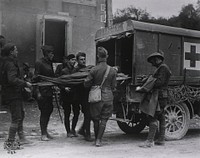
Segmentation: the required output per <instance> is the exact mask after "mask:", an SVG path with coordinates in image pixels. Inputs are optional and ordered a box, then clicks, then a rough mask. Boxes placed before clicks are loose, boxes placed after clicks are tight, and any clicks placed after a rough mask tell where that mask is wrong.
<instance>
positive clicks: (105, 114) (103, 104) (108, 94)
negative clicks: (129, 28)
mask: <svg viewBox="0 0 200 158" xmlns="http://www.w3.org/2000/svg"><path fill="white" fill-rule="evenodd" d="M97 58H98V64H97V66H95V67H94V68H92V69H91V71H90V73H89V75H88V76H87V78H86V79H85V82H84V85H85V87H91V86H95V85H101V83H102V80H103V78H104V75H105V72H106V71H107V68H108V67H110V66H108V65H107V58H108V52H107V50H106V49H105V48H103V47H98V48H97ZM116 74H117V73H116V70H114V69H113V68H112V67H110V70H109V72H108V76H107V78H106V80H105V82H104V84H103V85H102V88H101V92H102V99H101V101H100V102H97V103H91V106H90V112H91V116H92V120H93V122H94V132H95V139H96V141H95V145H96V146H97V147H99V146H101V145H102V144H101V140H102V137H103V134H104V131H105V128H106V123H107V121H108V119H109V117H110V116H111V115H112V110H113V91H115V88H116V85H117V84H116Z"/></svg>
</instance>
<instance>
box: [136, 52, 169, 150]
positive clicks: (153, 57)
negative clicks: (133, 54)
mask: <svg viewBox="0 0 200 158" xmlns="http://www.w3.org/2000/svg"><path fill="white" fill-rule="evenodd" d="M147 61H148V62H149V63H151V64H152V66H154V67H156V70H155V72H154V74H153V75H152V77H153V78H155V82H154V85H153V88H152V90H156V91H157V92H158V93H157V94H158V103H157V104H156V105H155V106H156V108H155V111H154V113H155V114H154V115H153V116H152V115H148V120H149V133H148V137H147V140H146V141H145V142H144V143H143V144H141V145H140V147H146V148H148V147H153V146H154V138H155V134H156V131H157V128H158V122H159V133H158V139H157V140H156V141H155V144H156V145H164V144H165V113H164V108H165V106H166V104H167V94H168V93H167V87H168V83H169V79H170V76H171V71H170V69H169V67H168V66H167V65H166V64H164V62H163V61H164V56H163V53H160V52H155V53H152V54H150V55H149V56H148V58H147ZM149 110H152V109H149Z"/></svg>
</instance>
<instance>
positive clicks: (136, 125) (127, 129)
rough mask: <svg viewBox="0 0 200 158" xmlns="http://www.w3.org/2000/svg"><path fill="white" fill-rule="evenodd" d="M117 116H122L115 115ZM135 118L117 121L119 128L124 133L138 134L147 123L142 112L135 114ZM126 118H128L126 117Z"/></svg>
mask: <svg viewBox="0 0 200 158" xmlns="http://www.w3.org/2000/svg"><path fill="white" fill-rule="evenodd" d="M117 118H122V117H121V116H120V115H117ZM135 118H137V120H135V121H134V122H133V121H129V122H121V121H117V124H118V126H119V128H120V129H121V130H122V131H123V132H124V133H126V134H138V133H140V132H141V131H142V130H143V129H144V128H145V126H146V125H147V122H146V119H145V116H144V115H142V114H137V116H135ZM127 119H128V118H127Z"/></svg>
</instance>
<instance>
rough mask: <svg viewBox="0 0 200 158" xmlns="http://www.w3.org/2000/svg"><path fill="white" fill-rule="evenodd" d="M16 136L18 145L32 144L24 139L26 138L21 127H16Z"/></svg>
mask: <svg viewBox="0 0 200 158" xmlns="http://www.w3.org/2000/svg"><path fill="white" fill-rule="evenodd" d="M18 136H19V143H20V145H24V144H32V142H31V141H30V140H28V139H26V137H25V135H24V130H23V126H19V127H18Z"/></svg>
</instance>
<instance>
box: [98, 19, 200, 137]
mask: <svg viewBox="0 0 200 158" xmlns="http://www.w3.org/2000/svg"><path fill="white" fill-rule="evenodd" d="M95 40H96V47H98V46H103V47H105V48H106V49H107V50H108V52H109V58H108V64H109V65H111V66H119V67H120V70H121V72H123V73H124V74H126V75H128V76H129V77H131V79H128V80H123V81H120V83H119V86H118V92H119V93H118V94H117V97H116V98H117V99H115V102H114V103H115V105H114V106H115V110H116V120H117V123H118V125H119V127H120V129H121V130H122V131H124V132H125V133H127V134H130V133H140V132H141V131H142V130H143V129H144V128H145V127H146V126H147V125H148V123H147V121H146V116H145V115H144V114H142V113H141V112H140V110H139V108H138V107H139V103H138V101H137V93H135V88H136V86H138V85H139V81H140V79H141V78H142V77H143V76H144V75H149V74H152V73H153V71H154V70H155V69H154V68H153V67H152V66H151V64H150V63H148V62H147V57H148V56H149V55H150V54H151V53H153V52H155V51H162V52H164V57H165V60H164V62H165V63H166V64H167V65H168V66H169V67H170V69H171V71H172V77H171V80H170V85H169V88H168V89H169V101H168V105H167V106H166V108H165V110H166V139H167V140H173V139H181V138H182V137H184V135H185V134H186V133H187V131H188V128H189V123H190V119H192V118H193V117H194V116H198V115H200V102H199V101H200V32H199V31H194V30H188V29H182V28H175V27H169V26H164V25H158V24H151V23H144V22H139V21H133V20H128V21H125V22H122V23H119V24H115V25H113V26H111V27H108V28H102V29H100V30H98V31H97V33H96V37H95Z"/></svg>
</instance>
